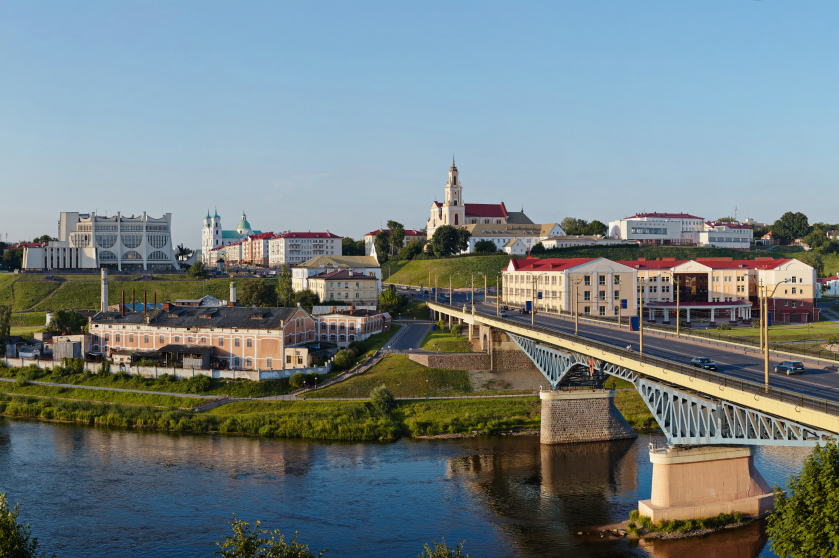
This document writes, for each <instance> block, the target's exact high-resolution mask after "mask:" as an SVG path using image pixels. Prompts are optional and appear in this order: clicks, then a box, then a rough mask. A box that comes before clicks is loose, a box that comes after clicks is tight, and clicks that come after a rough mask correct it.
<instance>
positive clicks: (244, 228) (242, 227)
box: [236, 211, 251, 234]
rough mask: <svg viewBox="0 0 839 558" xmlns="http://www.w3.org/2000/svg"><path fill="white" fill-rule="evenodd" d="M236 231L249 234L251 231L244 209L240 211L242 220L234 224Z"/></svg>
mask: <svg viewBox="0 0 839 558" xmlns="http://www.w3.org/2000/svg"><path fill="white" fill-rule="evenodd" d="M236 232H237V233H239V234H250V232H251V224H250V223H248V217H247V215H245V212H244V211H243V212H242V220H241V221H239V224H238V225H236Z"/></svg>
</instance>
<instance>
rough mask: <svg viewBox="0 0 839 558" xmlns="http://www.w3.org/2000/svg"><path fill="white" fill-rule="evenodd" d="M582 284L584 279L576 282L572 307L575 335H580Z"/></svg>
mask: <svg viewBox="0 0 839 558" xmlns="http://www.w3.org/2000/svg"><path fill="white" fill-rule="evenodd" d="M582 282H583V278H582V277H580V278H579V279H577V280H576V281H574V301H573V302H574V303H573V304H572V305H571V308H572V310H573V311H574V335H578V334H579V333H580V283H582Z"/></svg>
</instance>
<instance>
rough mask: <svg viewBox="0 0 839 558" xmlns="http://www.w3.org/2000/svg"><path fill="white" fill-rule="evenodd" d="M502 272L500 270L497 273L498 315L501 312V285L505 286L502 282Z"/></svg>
mask: <svg viewBox="0 0 839 558" xmlns="http://www.w3.org/2000/svg"><path fill="white" fill-rule="evenodd" d="M501 274H502V272H501V271H499V272H497V273H496V274H495V315H496V316H498V315H499V314H501V286H503V283H501V281H500V278H501Z"/></svg>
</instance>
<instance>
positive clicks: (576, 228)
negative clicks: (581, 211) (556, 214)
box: [559, 217, 588, 234]
mask: <svg viewBox="0 0 839 558" xmlns="http://www.w3.org/2000/svg"><path fill="white" fill-rule="evenodd" d="M559 226H560V227H562V230H563V231H565V234H586V232H585V229H586V227H587V226H588V221H586V220H585V219H576V218H574V217H566V218H565V219H563V220H562V222H561V223H560V224H559Z"/></svg>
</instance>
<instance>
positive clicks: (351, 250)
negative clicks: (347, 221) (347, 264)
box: [341, 236, 365, 256]
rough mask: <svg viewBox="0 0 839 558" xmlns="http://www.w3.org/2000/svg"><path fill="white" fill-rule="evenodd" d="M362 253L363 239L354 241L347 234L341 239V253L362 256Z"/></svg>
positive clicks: (363, 251) (363, 250)
mask: <svg viewBox="0 0 839 558" xmlns="http://www.w3.org/2000/svg"><path fill="white" fill-rule="evenodd" d="M364 253H365V249H364V240H359V241H355V240H353V239H352V238H350V237H348V236H345V237H344V238H342V239H341V254H343V255H344V256H363V255H364Z"/></svg>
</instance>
